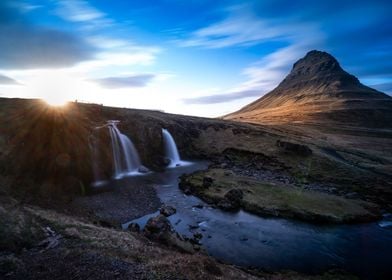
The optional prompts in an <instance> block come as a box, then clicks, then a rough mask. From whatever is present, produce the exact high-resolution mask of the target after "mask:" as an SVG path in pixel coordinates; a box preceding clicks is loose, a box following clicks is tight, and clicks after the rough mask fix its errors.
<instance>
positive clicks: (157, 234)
mask: <svg viewBox="0 0 392 280" xmlns="http://www.w3.org/2000/svg"><path fill="white" fill-rule="evenodd" d="M143 232H144V234H145V235H146V236H147V237H148V238H150V239H153V240H158V241H165V235H167V234H168V233H172V232H174V230H173V227H172V225H171V223H170V221H169V220H168V219H167V218H166V217H165V216H164V215H158V216H156V217H152V218H150V219H149V220H148V221H147V224H146V226H145V227H144V230H143Z"/></svg>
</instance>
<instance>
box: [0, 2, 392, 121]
mask: <svg viewBox="0 0 392 280" xmlns="http://www.w3.org/2000/svg"><path fill="white" fill-rule="evenodd" d="M391 14H392V1H379V0H371V1H362V0H356V1H349V0H345V1H344V0H340V1H337V0H330V1H304V0H299V1H292V0H271V1H268V0H265V1H262V0H259V1H258V0H253V1H220V0H215V1H209V0H187V1H186V0H183V1H181V0H154V1H146V0H140V1H138V0H133V1H108V0H20V1H19V0H1V1H0V97H20V98H43V99H45V100H47V101H48V102H52V103H62V102H64V101H74V100H78V101H79V102H91V103H98V104H104V105H107V106H115V107H126V108H141V109H153V110H161V111H165V112H169V113H179V114H186V115H195V116H206V117H217V116H221V115H224V114H227V113H230V112H233V111H236V110H238V109H240V108H241V107H243V106H244V105H246V104H248V103H250V102H252V101H254V100H256V99H258V98H260V97H261V96H263V95H264V94H265V93H267V92H268V91H270V90H272V89H273V88H274V87H276V86H277V85H278V83H279V82H280V81H281V80H282V79H283V78H284V77H285V76H286V75H287V74H288V72H289V71H290V69H291V67H292V64H293V63H294V62H295V61H297V60H298V59H299V58H301V57H303V56H304V55H305V54H306V53H307V52H308V51H310V50H313V49H317V50H322V51H327V52H329V53H331V54H332V55H333V56H335V57H336V58H337V59H338V60H339V62H340V63H341V65H342V67H343V68H344V69H345V70H346V71H348V72H349V73H351V74H354V75H355V76H357V77H358V78H359V79H360V80H361V82H362V83H364V84H366V85H368V86H372V87H374V88H376V89H378V90H380V91H383V92H386V93H388V94H392V51H391V49H392V48H391V46H392V22H391V20H390V16H391Z"/></svg>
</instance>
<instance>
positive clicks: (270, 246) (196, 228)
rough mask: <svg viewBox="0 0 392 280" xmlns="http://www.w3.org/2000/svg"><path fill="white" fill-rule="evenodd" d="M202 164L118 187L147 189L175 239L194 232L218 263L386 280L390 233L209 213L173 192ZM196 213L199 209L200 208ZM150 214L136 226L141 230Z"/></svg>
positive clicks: (391, 254)
mask: <svg viewBox="0 0 392 280" xmlns="http://www.w3.org/2000/svg"><path fill="white" fill-rule="evenodd" d="M207 165H208V164H207V163H206V162H194V163H193V164H191V165H187V166H180V167H177V168H170V169H167V170H166V171H165V172H163V173H150V174H147V175H146V176H142V177H128V178H124V179H122V180H120V181H117V184H119V183H120V185H121V184H124V185H128V184H130V183H132V184H134V183H139V184H152V185H154V187H155V189H156V191H157V194H158V196H159V198H160V200H161V201H162V203H165V204H167V205H171V206H174V207H175V208H176V209H177V213H176V214H175V215H173V216H170V217H169V220H170V221H171V223H172V225H173V227H174V228H175V230H176V231H177V232H179V233H180V234H183V235H186V236H187V237H192V236H193V234H194V233H196V232H200V233H202V235H203V238H202V239H201V243H202V247H203V248H204V249H205V250H206V251H207V252H208V254H210V255H211V256H213V257H215V258H217V259H218V260H221V261H223V262H227V263H231V264H236V265H240V266H245V267H257V268H261V269H264V270H271V271H277V270H284V269H290V270H295V271H299V272H303V273H321V272H323V271H325V270H328V269H332V268H340V269H344V270H346V271H348V272H350V273H353V274H356V275H358V276H360V277H362V278H365V279H382V278H387V276H391V275H392V266H391V265H390V261H391V259H392V229H391V228H383V227H381V226H379V225H378V223H367V224H358V225H313V224H307V223H304V222H300V221H294V220H286V219H280V218H263V217H259V216H256V215H252V214H249V213H247V212H244V211H239V212H237V213H229V212H223V211H221V210H219V209H215V208H212V207H211V206H209V205H208V204H206V203H205V202H203V201H202V200H200V199H198V198H197V197H195V196H192V195H189V196H187V195H185V194H184V193H183V192H182V191H181V190H180V189H179V187H178V182H179V179H178V178H179V176H180V175H181V174H183V173H191V172H193V171H196V170H200V169H204V168H207ZM200 207H202V208H200ZM157 214H158V212H156V213H151V214H149V215H146V216H143V217H141V218H138V219H136V220H132V221H130V222H128V223H125V224H123V228H126V227H127V226H128V224H129V223H131V222H136V223H138V224H139V225H140V226H141V227H144V225H145V223H146V222H147V220H148V219H149V218H150V217H152V216H156V215H157Z"/></svg>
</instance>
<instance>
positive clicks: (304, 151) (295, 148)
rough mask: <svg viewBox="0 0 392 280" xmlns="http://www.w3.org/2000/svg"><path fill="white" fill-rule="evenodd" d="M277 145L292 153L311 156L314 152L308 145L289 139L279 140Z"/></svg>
mask: <svg viewBox="0 0 392 280" xmlns="http://www.w3.org/2000/svg"><path fill="white" fill-rule="evenodd" d="M276 146H277V147H279V148H280V149H281V150H283V151H284V152H287V153H292V154H295V155H299V156H310V155H312V153H313V152H312V150H311V149H310V148H309V147H308V146H305V145H301V144H296V143H292V142H287V141H281V140H277V141H276Z"/></svg>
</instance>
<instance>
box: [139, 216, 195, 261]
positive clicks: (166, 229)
mask: <svg viewBox="0 0 392 280" xmlns="http://www.w3.org/2000/svg"><path fill="white" fill-rule="evenodd" d="M143 232H144V235H145V236H146V237H147V238H149V239H151V240H154V241H158V242H161V243H163V244H166V245H169V246H173V247H175V248H177V249H179V250H181V251H184V252H187V253H194V252H195V249H194V247H193V245H192V244H191V243H190V242H189V241H186V240H184V238H182V237H181V236H180V235H179V234H178V233H177V232H175V231H174V229H173V227H172V225H171V223H170V221H169V220H168V219H167V218H166V217H165V216H164V215H162V214H160V215H158V216H156V217H152V218H150V219H149V220H148V221H147V224H146V226H145V227H144V230H143Z"/></svg>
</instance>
